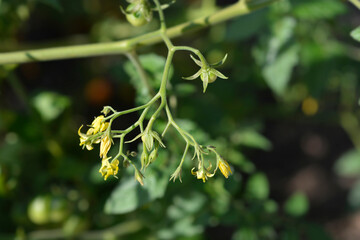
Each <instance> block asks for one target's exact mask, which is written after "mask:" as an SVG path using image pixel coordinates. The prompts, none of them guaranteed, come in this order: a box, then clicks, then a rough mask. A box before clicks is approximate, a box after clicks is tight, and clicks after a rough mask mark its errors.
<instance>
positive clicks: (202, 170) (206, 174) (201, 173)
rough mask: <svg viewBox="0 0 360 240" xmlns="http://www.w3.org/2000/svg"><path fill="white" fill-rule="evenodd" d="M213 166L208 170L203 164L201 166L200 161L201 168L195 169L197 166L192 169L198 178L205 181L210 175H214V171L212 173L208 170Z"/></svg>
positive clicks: (192, 172)
mask: <svg viewBox="0 0 360 240" xmlns="http://www.w3.org/2000/svg"><path fill="white" fill-rule="evenodd" d="M210 168H211V166H210V167H209V168H208V169H207V170H206V169H205V168H204V167H203V166H201V163H199V168H198V170H197V171H194V169H195V168H193V169H191V174H192V175H195V176H196V178H197V179H202V180H203V182H205V181H206V180H207V179H208V177H212V176H214V173H210V172H209V171H208V170H209V169H210Z"/></svg>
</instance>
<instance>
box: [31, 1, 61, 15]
mask: <svg viewBox="0 0 360 240" xmlns="http://www.w3.org/2000/svg"><path fill="white" fill-rule="evenodd" d="M36 1H37V2H41V3H43V4H45V5H48V6H49V7H52V8H53V9H55V10H57V11H59V12H62V11H63V10H64V9H63V7H62V6H61V4H60V1H59V0H36Z"/></svg>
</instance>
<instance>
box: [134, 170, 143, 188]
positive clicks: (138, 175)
mask: <svg viewBox="0 0 360 240" xmlns="http://www.w3.org/2000/svg"><path fill="white" fill-rule="evenodd" d="M135 179H136V181H138V182H139V183H140V184H141V185H142V186H144V175H142V173H141V172H140V171H139V170H138V169H137V168H135Z"/></svg>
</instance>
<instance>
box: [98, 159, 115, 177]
mask: <svg viewBox="0 0 360 240" xmlns="http://www.w3.org/2000/svg"><path fill="white" fill-rule="evenodd" d="M110 158H111V157H107V158H104V159H103V160H102V162H101V167H100V169H99V172H100V173H101V175H102V176H103V177H104V180H107V178H108V177H109V176H110V175H113V176H114V177H116V176H115V175H116V174H117V173H118V171H119V160H117V159H115V160H113V161H112V162H111V163H109V159H110Z"/></svg>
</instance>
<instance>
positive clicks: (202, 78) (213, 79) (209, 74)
mask: <svg viewBox="0 0 360 240" xmlns="http://www.w3.org/2000/svg"><path fill="white" fill-rule="evenodd" d="M204 74H208V76H209V83H213V82H215V80H216V79H217V76H216V75H215V74H214V73H212V72H210V73H209V72H207V73H201V74H200V78H201V81H204Z"/></svg>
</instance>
